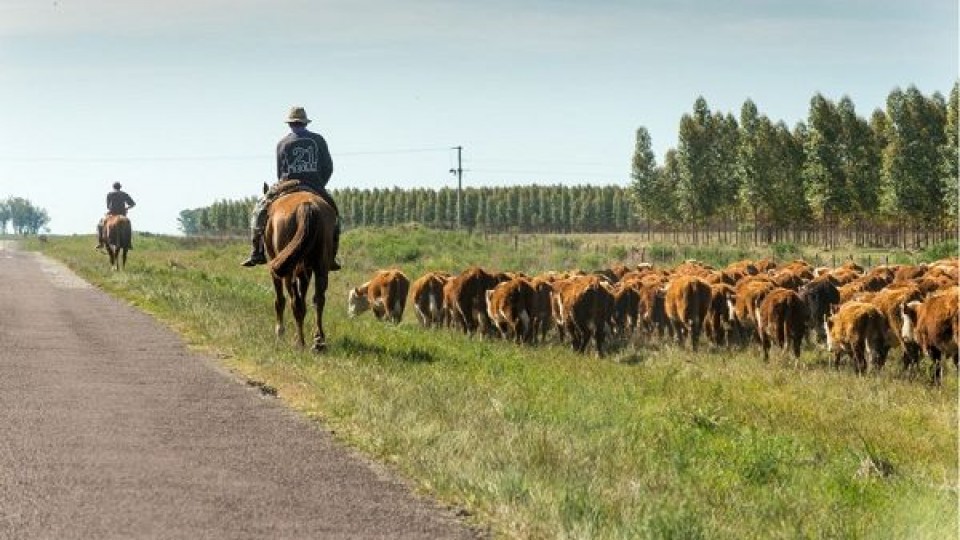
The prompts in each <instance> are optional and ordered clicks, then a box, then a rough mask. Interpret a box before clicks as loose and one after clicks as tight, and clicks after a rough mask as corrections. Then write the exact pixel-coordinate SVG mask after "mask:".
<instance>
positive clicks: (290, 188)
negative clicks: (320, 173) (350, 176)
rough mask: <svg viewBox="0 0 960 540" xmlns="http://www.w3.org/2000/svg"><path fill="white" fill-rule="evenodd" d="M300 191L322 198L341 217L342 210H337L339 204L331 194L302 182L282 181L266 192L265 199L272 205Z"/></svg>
mask: <svg viewBox="0 0 960 540" xmlns="http://www.w3.org/2000/svg"><path fill="white" fill-rule="evenodd" d="M300 191H306V192H307V193H313V194H314V195H316V196H318V197H320V198H321V199H323V200H324V201H326V202H327V204H329V205H330V207H331V208H333V211H334V213H336V214H337V216H338V217H339V215H340V210H339V209H338V208H337V203H335V202H333V197H331V196H330V193H328V192H327V190H325V189H319V190H318V189H316V188H314V187H313V186H310V185H307V184H305V183H303V182H301V181H300V180H281V181H279V182H277V183H276V184H274V185H272V186H270V187H269V189H267V190H266V191H265V192H264V197H265V198H266V202H267V205H270V204H271V203H272V202H273V201H275V200H277V199H279V198H280V197H283V196H284V195H289V194H291V193H297V192H300Z"/></svg>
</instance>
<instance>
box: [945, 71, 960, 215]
mask: <svg viewBox="0 0 960 540" xmlns="http://www.w3.org/2000/svg"><path fill="white" fill-rule="evenodd" d="M958 112H960V82H955V83H953V89H952V90H950V100H949V101H948V102H947V119H946V134H945V136H946V143H945V144H944V146H943V147H942V149H941V155H942V157H941V165H940V175H941V182H942V184H943V191H944V199H945V201H944V202H945V203H946V207H947V208H946V210H947V216H949V218H950V219H949V220H948V222H949V224H950V225H952V229H953V230H956V227H957V217H958V213H960V205H958V201H957V199H958V190H960V175H958V173H957V165H958V159H960V156H958V152H957V147H958V144H960V141H958V137H960V133H958V130H960V119H958V117H957V115H958Z"/></svg>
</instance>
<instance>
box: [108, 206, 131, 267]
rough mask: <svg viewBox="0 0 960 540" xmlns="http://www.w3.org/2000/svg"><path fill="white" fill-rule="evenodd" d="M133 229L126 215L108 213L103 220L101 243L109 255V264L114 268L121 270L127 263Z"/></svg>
mask: <svg viewBox="0 0 960 540" xmlns="http://www.w3.org/2000/svg"><path fill="white" fill-rule="evenodd" d="M132 237H133V230H132V227H131V226H130V219H129V218H128V217H127V216H117V215H110V216H107V217H106V219H104V222H103V245H105V246H106V247H107V254H109V255H110V266H111V267H112V268H113V269H114V270H123V268H124V267H125V266H126V265H127V250H129V249H130V241H131V240H132Z"/></svg>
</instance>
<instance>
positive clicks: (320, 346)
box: [310, 343, 327, 353]
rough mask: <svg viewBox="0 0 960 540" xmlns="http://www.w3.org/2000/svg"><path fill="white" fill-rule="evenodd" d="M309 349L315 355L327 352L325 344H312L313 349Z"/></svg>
mask: <svg viewBox="0 0 960 540" xmlns="http://www.w3.org/2000/svg"><path fill="white" fill-rule="evenodd" d="M310 349H311V350H312V351H313V352H315V353H322V352H323V351H325V350H327V344H326V343H314V344H313V347H311V348H310Z"/></svg>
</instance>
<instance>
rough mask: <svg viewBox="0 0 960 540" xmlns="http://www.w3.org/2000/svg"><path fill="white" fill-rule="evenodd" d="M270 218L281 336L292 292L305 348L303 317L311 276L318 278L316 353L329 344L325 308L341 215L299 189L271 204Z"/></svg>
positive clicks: (267, 243)
mask: <svg viewBox="0 0 960 540" xmlns="http://www.w3.org/2000/svg"><path fill="white" fill-rule="evenodd" d="M267 216H268V217H267V228H266V231H265V233H264V236H263V242H264V247H265V248H266V252H267V258H268V259H269V262H268V267H269V268H270V274H271V276H272V277H273V290H274V293H275V294H276V299H275V301H274V304H273V306H274V309H275V311H276V314H277V325H276V328H275V331H276V334H277V337H280V336H282V335H283V310H284V308H285V307H286V303H287V301H286V297H285V296H284V291H286V294H288V295H289V296H290V299H291V300H292V302H293V305H292V306H291V308H292V311H293V318H294V319H295V320H296V327H297V344H299V345H300V346H301V347H303V346H304V338H303V319H304V318H305V317H306V314H307V302H306V297H307V290H308V289H309V288H310V279H311V277H312V276H315V277H316V279H315V284H314V291H313V305H314V308H315V309H316V310H317V331H316V333H315V334H314V336H313V350H314V351H315V352H321V351H323V350H324V349H325V348H326V346H327V343H326V335H325V334H324V332H323V307H324V304H325V303H326V292H327V282H328V275H327V274H328V272H329V270H328V269H329V268H330V265H331V263H332V262H333V257H334V253H333V228H334V225H335V224H336V219H337V218H336V212H335V211H334V209H333V207H331V206H330V205H329V204H328V203H327V202H326V201H324V200H323V199H322V198H320V197H319V196H318V195H316V194H314V193H311V192H306V191H298V192H294V193H290V194H287V195H283V196H281V197H280V198H278V199H277V200H275V201H274V202H273V203H271V204H270V210H269V212H268V214H267Z"/></svg>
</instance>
